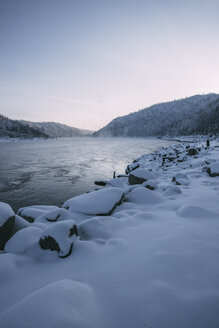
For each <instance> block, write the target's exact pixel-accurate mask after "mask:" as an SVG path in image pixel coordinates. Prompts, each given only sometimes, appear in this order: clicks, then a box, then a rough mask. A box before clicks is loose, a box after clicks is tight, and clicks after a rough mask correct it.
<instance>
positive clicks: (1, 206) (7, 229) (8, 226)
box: [0, 202, 15, 250]
mask: <svg viewBox="0 0 219 328" xmlns="http://www.w3.org/2000/svg"><path fill="white" fill-rule="evenodd" d="M14 223H15V214H14V211H13V210H12V208H11V207H10V206H9V205H8V204H6V203H2V202H0V250H3V249H4V247H5V244H6V242H7V241H8V240H9V239H10V238H11V236H12V235H13V232H14Z"/></svg>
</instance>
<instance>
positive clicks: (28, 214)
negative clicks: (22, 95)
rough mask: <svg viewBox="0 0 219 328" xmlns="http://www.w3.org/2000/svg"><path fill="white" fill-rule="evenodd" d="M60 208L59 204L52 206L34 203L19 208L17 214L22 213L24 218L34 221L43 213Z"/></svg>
mask: <svg viewBox="0 0 219 328" xmlns="http://www.w3.org/2000/svg"><path fill="white" fill-rule="evenodd" d="M56 209H58V207H57V206H50V205H33V206H27V207H22V208H20V209H19V210H18V212H17V214H18V215H20V216H21V217H22V218H24V219H25V220H27V221H28V222H30V223H32V222H34V221H35V220H36V219H38V218H39V217H40V216H41V215H43V214H46V213H48V212H50V211H52V210H56Z"/></svg>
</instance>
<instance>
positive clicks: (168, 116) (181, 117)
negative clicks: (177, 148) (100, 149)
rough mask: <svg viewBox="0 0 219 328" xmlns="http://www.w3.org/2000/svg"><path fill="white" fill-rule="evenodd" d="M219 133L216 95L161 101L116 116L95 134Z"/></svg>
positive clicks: (179, 134)
mask: <svg viewBox="0 0 219 328" xmlns="http://www.w3.org/2000/svg"><path fill="white" fill-rule="evenodd" d="M218 132H219V95H218V94H208V95H196V96H193V97H189V98H185V99H181V100H175V101H171V102H166V103H161V104H157V105H154V106H151V107H149V108H145V109H142V110H140V111H138V112H134V113H131V114H129V115H126V116H122V117H118V118H116V119H114V120H113V121H111V122H110V123H109V124H108V125H106V126H105V127H104V128H102V129H100V130H99V131H97V132H96V133H95V134H94V135H95V136H129V137H132V136H135V137H148V136H156V137H163V136H172V137H173V136H181V135H197V134H208V133H210V134H214V133H218Z"/></svg>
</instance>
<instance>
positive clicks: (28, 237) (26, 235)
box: [5, 227, 42, 254]
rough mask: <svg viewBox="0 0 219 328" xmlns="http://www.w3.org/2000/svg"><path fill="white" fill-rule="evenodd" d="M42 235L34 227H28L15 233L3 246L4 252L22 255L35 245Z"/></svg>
mask: <svg viewBox="0 0 219 328" xmlns="http://www.w3.org/2000/svg"><path fill="white" fill-rule="evenodd" d="M41 235H42V230H41V229H39V228H36V227H29V228H25V229H22V230H19V231H18V232H16V234H15V235H13V236H12V237H11V239H9V240H8V242H7V243H6V245H5V252H7V253H15V254H22V253H25V252H26V251H27V250H28V249H30V248H32V247H33V246H34V245H37V242H38V241H39V239H40V236H41Z"/></svg>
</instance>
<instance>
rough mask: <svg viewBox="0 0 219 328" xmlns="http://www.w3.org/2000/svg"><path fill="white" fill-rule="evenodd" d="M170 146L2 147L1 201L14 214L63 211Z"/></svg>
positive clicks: (107, 142)
mask: <svg viewBox="0 0 219 328" xmlns="http://www.w3.org/2000/svg"><path fill="white" fill-rule="evenodd" d="M171 143H173V142H172V141H165V140H156V139H144V138H62V139H57V140H55V139H49V140H35V141H34V140H23V141H17V142H0V201H2V202H6V203H9V204H10V205H11V206H12V207H13V209H14V210H15V211H16V210H17V209H18V208H20V207H23V206H28V205H36V204H49V205H58V206H60V205H61V204H62V203H63V202H64V201H65V200H67V199H69V198H71V197H73V196H76V195H79V194H82V193H85V192H87V191H90V190H92V189H94V188H95V185H94V181H95V180H101V179H111V178H112V177H113V172H114V171H116V174H121V173H124V171H125V168H126V166H127V164H130V163H131V162H132V161H133V160H134V159H136V158H138V157H140V156H141V155H143V154H146V153H150V152H152V151H154V150H156V149H159V148H161V147H163V146H169V145H170V144H171Z"/></svg>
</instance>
